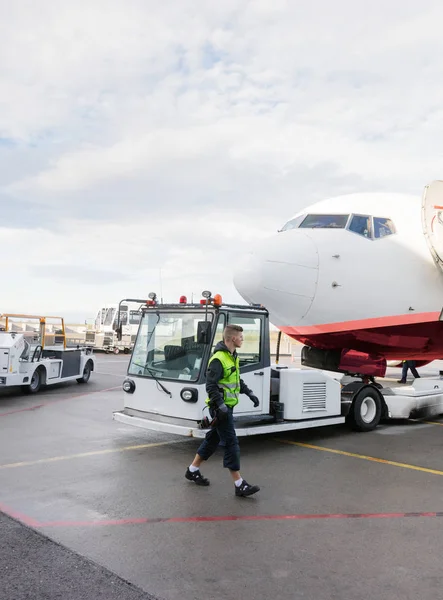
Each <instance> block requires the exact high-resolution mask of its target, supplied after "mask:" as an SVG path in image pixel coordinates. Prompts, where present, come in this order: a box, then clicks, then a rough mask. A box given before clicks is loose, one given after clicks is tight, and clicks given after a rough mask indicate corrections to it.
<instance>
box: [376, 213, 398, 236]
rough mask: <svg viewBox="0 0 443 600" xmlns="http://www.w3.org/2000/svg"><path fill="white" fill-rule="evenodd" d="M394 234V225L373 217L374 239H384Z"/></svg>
mask: <svg viewBox="0 0 443 600" xmlns="http://www.w3.org/2000/svg"><path fill="white" fill-rule="evenodd" d="M393 233H396V231H395V225H394V223H393V222H392V221H391V219H384V218H382V217H374V236H375V237H376V238H382V237H386V236H387V235H392V234H393Z"/></svg>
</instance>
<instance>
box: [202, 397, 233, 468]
mask: <svg viewBox="0 0 443 600" xmlns="http://www.w3.org/2000/svg"><path fill="white" fill-rule="evenodd" d="M211 416H212V412H211ZM220 441H222V442H223V444H224V448H225V455H224V458H223V466H224V467H225V468H226V469H229V470H231V471H240V446H239V444H238V439H237V435H236V433H235V429H234V415H233V409H232V408H230V407H228V413H227V415H226V417H225V418H224V419H222V420H219V419H217V421H216V423H215V427H211V429H210V430H209V431H208V433H207V434H206V437H205V439H204V440H203V442H202V443H201V444H200V447H199V449H198V450H197V454H198V455H199V456H201V458H202V459H203V460H208V458H210V457H211V456H212V455H213V454H214V452H215V451H216V449H217V447H218V445H219V443H220Z"/></svg>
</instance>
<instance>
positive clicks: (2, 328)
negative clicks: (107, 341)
mask: <svg viewBox="0 0 443 600" xmlns="http://www.w3.org/2000/svg"><path fill="white" fill-rule="evenodd" d="M14 319H15V320H20V321H23V320H24V321H25V323H26V325H25V326H24V329H23V330H20V328H19V327H18V326H17V325H15V331H13V330H12V329H13V328H14V327H13V324H12V323H13V321H14ZM54 320H56V321H57V323H56V324H55V325H54V324H53V323H51V321H54ZM32 321H38V325H37V327H36V328H33V327H30V326H29V322H32ZM26 329H27V331H26ZM93 370H94V356H93V353H92V349H91V348H88V347H79V346H76V347H73V348H68V347H66V334H65V324H64V320H63V318H61V317H40V316H34V315H14V314H3V315H0V390H1V389H3V388H5V387H11V386H21V387H22V389H23V391H24V392H28V393H31V394H35V393H37V392H38V391H39V390H40V388H41V387H42V386H43V385H53V384H55V383H60V382H63V381H72V380H76V381H77V382H78V383H87V382H88V381H89V378H90V376H91V372H92V371H93Z"/></svg>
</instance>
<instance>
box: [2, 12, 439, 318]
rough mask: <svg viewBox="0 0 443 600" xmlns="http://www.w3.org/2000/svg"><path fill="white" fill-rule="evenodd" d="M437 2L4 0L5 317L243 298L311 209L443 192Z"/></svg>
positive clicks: (75, 315) (88, 314)
mask: <svg viewBox="0 0 443 600" xmlns="http://www.w3.org/2000/svg"><path fill="white" fill-rule="evenodd" d="M442 20H443V5H442V4H441V2H439V1H433V0H421V2H417V1H416V0H389V2H386V0H383V1H382V0H373V1H372V2H370V3H368V2H366V1H363V0H336V1H335V2H329V0H310V1H309V2H308V1H304V0H303V1H301V0H255V1H252V0H223V2H220V1H219V0H217V1H216V0H192V1H185V0H162V2H158V1H153V0H124V2H123V0H119V1H116V0H76V2H72V1H69V2H68V1H67V0H39V1H38V2H34V1H33V2H31V1H29V0H16V2H14V3H11V2H8V1H6V0H0V256H1V257H2V263H1V264H2V266H1V274H2V278H1V282H2V283H1V287H0V313H1V312H26V313H29V312H34V313H41V314H50V313H55V314H60V315H61V316H64V317H65V318H67V320H68V321H70V322H83V321H84V320H85V319H90V318H93V317H94V316H95V314H96V312H97V309H98V308H99V306H100V305H101V304H103V303H108V302H118V301H119V300H120V299H122V298H128V297H135V298H144V297H146V296H147V295H148V293H149V292H156V293H157V294H158V296H160V295H161V296H162V297H163V298H164V300H165V301H171V302H175V301H178V298H179V296H180V295H182V294H184V295H187V296H188V298H190V297H191V295H192V294H194V298H195V297H196V296H197V297H198V296H199V295H200V292H201V291H202V290H203V289H209V290H211V291H212V292H213V293H221V294H222V296H223V298H224V300H225V301H230V302H238V301H239V300H240V298H239V296H238V295H237V293H236V291H235V289H234V287H233V284H232V275H233V271H234V269H235V265H236V262H237V261H238V260H239V257H240V256H241V254H242V253H243V252H245V251H247V250H248V249H249V248H250V247H251V245H254V244H257V243H260V241H261V240H262V239H264V238H265V237H266V236H267V235H270V234H273V233H274V232H275V231H276V230H278V229H279V228H280V227H281V226H282V225H283V224H284V223H285V222H286V221H288V220H289V219H290V218H291V216H293V215H294V214H295V213H296V212H298V211H299V210H300V209H301V208H303V207H304V206H306V205H309V204H312V203H314V202H317V201H319V200H321V199H323V198H328V197H332V196H336V195H341V194H346V193H354V192H376V191H388V192H401V193H408V194H414V195H417V196H418V197H419V196H420V195H421V193H422V190H423V187H424V186H425V185H426V184H427V183H429V182H430V181H432V180H434V179H440V178H443V86H442V84H441V82H442V81H443V60H442V56H443V37H442V35H441V22H442Z"/></svg>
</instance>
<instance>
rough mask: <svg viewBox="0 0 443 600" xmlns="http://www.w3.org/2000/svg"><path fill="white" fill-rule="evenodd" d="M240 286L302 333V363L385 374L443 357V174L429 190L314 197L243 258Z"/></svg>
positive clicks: (294, 333)
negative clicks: (390, 367) (406, 363)
mask: <svg viewBox="0 0 443 600" xmlns="http://www.w3.org/2000/svg"><path fill="white" fill-rule="evenodd" d="M234 285H235V287H236V289H237V291H238V292H239V294H240V295H241V296H242V297H243V298H244V299H245V300H246V301H247V302H248V303H250V304H261V305H263V306H265V307H266V308H267V309H268V311H269V313H270V318H271V322H272V323H273V324H274V325H275V326H277V327H278V328H279V329H280V330H281V331H282V332H283V333H285V334H287V335H289V336H290V337H292V338H294V339H296V340H298V341H299V342H302V343H303V344H304V345H305V346H304V348H303V349H302V364H303V365H305V366H309V367H314V368H321V369H324V370H330V371H337V372H342V373H348V374H349V373H352V374H354V375H358V376H363V377H371V378H373V377H376V376H377V377H384V376H385V373H386V366H387V362H388V361H389V362H391V361H398V362H401V361H402V360H416V361H417V366H422V365H424V364H427V363H429V362H431V361H433V360H436V359H441V358H443V320H442V319H443V316H442V308H443V181H434V182H432V183H430V184H429V185H427V186H426V187H425V189H424V192H423V194H422V197H421V199H420V197H415V196H408V195H402V194H390V193H367V194H349V195H345V196H338V197H334V198H329V199H326V200H323V201H321V202H318V203H316V204H313V205H311V206H308V207H306V208H304V209H303V210H301V211H299V212H298V213H297V214H295V215H294V217H292V218H291V219H290V220H289V221H288V222H287V223H285V224H284V225H283V227H282V228H281V230H280V231H279V232H277V233H275V234H273V235H271V236H269V237H268V238H266V239H265V240H261V241H260V243H259V245H258V246H257V247H256V248H253V249H252V250H251V251H250V252H249V253H248V254H247V255H246V256H244V257H243V260H241V262H240V264H239V266H238V268H237V270H236V273H235V275H234Z"/></svg>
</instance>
